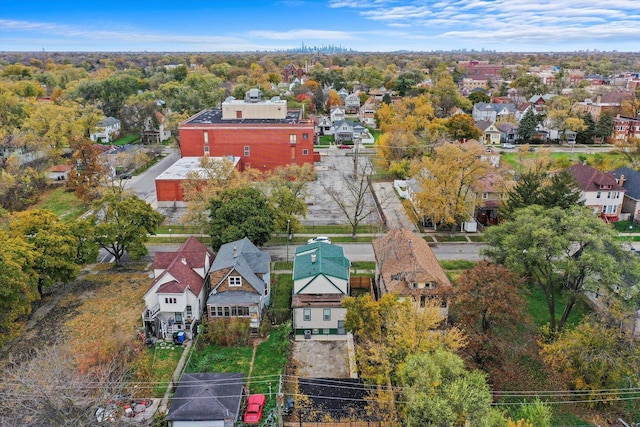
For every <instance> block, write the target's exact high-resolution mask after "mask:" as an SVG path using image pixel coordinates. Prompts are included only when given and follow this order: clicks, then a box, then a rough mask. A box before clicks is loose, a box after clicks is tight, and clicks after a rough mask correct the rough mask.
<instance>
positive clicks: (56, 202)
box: [34, 186, 87, 222]
mask: <svg viewBox="0 0 640 427" xmlns="http://www.w3.org/2000/svg"><path fill="white" fill-rule="evenodd" d="M34 208H36V209H47V210H49V211H51V212H53V213H54V214H56V215H58V216H59V217H60V218H62V220H63V221H65V222H70V221H73V220H74V219H76V218H78V217H79V216H80V215H82V214H83V213H85V212H86V211H87V206H86V205H85V203H84V202H82V201H81V200H79V199H78V198H77V197H76V195H75V193H74V192H73V191H67V188H66V187H65V186H60V187H55V188H53V189H51V190H47V191H45V192H43V193H42V195H41V196H40V201H39V202H38V203H37V204H36V205H35V206H34Z"/></svg>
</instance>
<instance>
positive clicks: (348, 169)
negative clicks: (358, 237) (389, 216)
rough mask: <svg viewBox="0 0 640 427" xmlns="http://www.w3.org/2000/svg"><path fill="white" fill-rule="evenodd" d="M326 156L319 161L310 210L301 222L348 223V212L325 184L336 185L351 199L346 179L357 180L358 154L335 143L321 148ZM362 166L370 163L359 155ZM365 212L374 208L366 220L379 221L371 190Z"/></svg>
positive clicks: (311, 186)
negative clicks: (355, 172) (355, 155)
mask: <svg viewBox="0 0 640 427" xmlns="http://www.w3.org/2000/svg"><path fill="white" fill-rule="evenodd" d="M319 151H320V152H321V156H322V160H321V161H320V162H316V163H315V168H316V172H317V174H318V175H317V179H316V181H314V182H311V183H309V186H308V187H307V188H308V197H307V206H308V210H309V213H308V215H307V217H306V218H305V219H303V220H302V221H301V222H302V224H303V225H333V224H347V223H348V221H347V219H346V218H345V215H344V213H343V212H342V211H341V210H340V208H339V207H338V204H337V203H336V202H335V200H334V199H333V198H332V197H331V196H330V195H329V194H328V193H327V191H326V189H325V188H334V189H336V190H337V191H339V192H340V193H341V194H342V195H343V196H344V197H345V198H346V199H348V189H347V186H346V180H353V172H354V155H353V152H352V151H351V150H341V149H339V148H337V147H335V146H332V147H331V148H328V149H323V150H319ZM358 162H359V167H360V168H362V167H365V165H369V160H368V159H367V158H366V157H364V156H359V157H358ZM365 203H366V206H365V210H364V212H371V213H372V214H371V215H369V217H367V219H366V221H364V222H363V223H365V224H376V225H377V224H379V223H380V216H379V215H378V214H377V209H376V206H375V203H374V201H373V197H372V196H371V194H368V195H367V196H366V201H365Z"/></svg>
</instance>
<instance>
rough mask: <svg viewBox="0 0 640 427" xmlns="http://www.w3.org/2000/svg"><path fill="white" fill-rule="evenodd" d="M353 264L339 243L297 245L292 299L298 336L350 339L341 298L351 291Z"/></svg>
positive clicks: (298, 337)
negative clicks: (350, 280) (350, 282)
mask: <svg viewBox="0 0 640 427" xmlns="http://www.w3.org/2000/svg"><path fill="white" fill-rule="evenodd" d="M350 266H351V262H350V261H349V260H348V259H347V258H346V257H345V256H344V250H343V249H342V248H341V247H340V246H336V245H333V244H330V243H324V242H315V243H311V244H308V245H303V246H299V247H297V248H296V254H295V257H294V260H293V298H292V302H291V306H292V308H293V330H294V335H295V337H296V339H325V340H338V339H346V338H347V337H346V331H345V329H344V319H345V315H346V311H347V310H346V308H343V307H342V300H343V298H344V297H346V296H348V295H349V292H350V289H349V279H350V271H349V268H350Z"/></svg>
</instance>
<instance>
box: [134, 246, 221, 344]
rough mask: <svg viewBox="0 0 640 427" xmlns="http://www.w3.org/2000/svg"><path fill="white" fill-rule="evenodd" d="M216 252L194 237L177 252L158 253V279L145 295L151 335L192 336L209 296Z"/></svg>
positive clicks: (145, 321)
mask: <svg viewBox="0 0 640 427" xmlns="http://www.w3.org/2000/svg"><path fill="white" fill-rule="evenodd" d="M213 257H214V255H213V252H211V251H210V250H209V249H207V248H206V247H205V246H204V245H203V244H202V243H200V241H199V240H198V239H196V238H195V237H193V236H191V237H189V238H188V239H187V241H186V242H184V243H183V244H182V246H180V247H179V248H178V250H177V251H175V252H156V255H155V257H154V259H153V275H154V280H153V282H152V283H151V286H150V287H149V290H148V291H147V293H146V294H144V303H145V309H144V311H143V312H142V322H143V325H144V328H145V331H146V333H147V335H149V336H154V337H156V338H166V337H167V336H171V334H172V333H173V332H178V331H184V332H185V334H186V336H187V338H192V336H193V331H194V329H195V326H196V325H197V323H199V321H200V319H201V318H202V310H203V308H204V303H205V298H206V295H207V290H206V285H205V282H206V280H205V277H206V274H207V272H208V271H209V267H210V266H211V263H212V262H213Z"/></svg>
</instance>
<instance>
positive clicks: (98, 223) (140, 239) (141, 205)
mask: <svg viewBox="0 0 640 427" xmlns="http://www.w3.org/2000/svg"><path fill="white" fill-rule="evenodd" d="M93 211H94V213H93V214H92V216H91V221H92V223H93V224H95V231H94V233H95V242H96V243H97V244H98V245H99V246H100V247H101V248H103V249H104V250H106V251H107V252H108V253H110V254H111V255H113V257H114V258H115V263H116V266H120V265H121V261H122V257H123V255H124V254H125V252H127V253H128V254H129V255H130V256H131V259H133V260H136V261H137V260H139V259H141V258H142V257H143V256H145V255H146V254H147V247H146V246H145V243H146V242H147V241H148V240H149V235H152V234H155V233H156V229H157V228H158V226H159V225H160V224H161V223H162V219H163V218H162V215H160V214H159V213H158V212H156V211H155V210H153V208H152V207H151V205H149V203H147V202H145V201H144V200H142V199H140V198H139V197H138V196H136V195H135V194H132V193H129V192H126V191H124V190H123V189H121V188H118V187H111V188H110V189H109V191H107V193H106V194H105V195H104V196H103V197H102V198H101V199H99V200H98V201H97V202H96V203H95V205H94V208H93Z"/></svg>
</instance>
